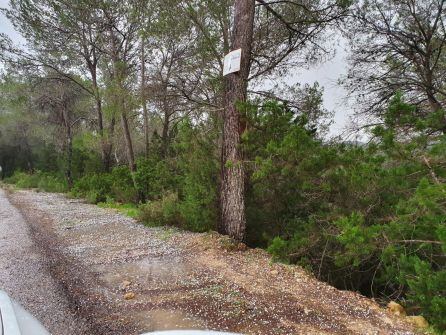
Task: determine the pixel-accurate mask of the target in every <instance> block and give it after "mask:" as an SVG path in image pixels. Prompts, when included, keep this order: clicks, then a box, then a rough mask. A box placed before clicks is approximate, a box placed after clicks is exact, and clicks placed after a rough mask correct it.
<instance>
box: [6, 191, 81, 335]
mask: <svg viewBox="0 0 446 335" xmlns="http://www.w3.org/2000/svg"><path fill="white" fill-rule="evenodd" d="M31 235H32V232H31V230H30V227H29V226H28V224H27V223H26V222H25V220H24V218H23V216H22V215H21V214H20V212H19V211H18V210H17V209H16V208H15V207H14V206H12V205H11V204H10V202H9V201H8V199H7V198H6V195H5V192H4V191H3V190H1V189H0V289H2V290H4V291H6V292H7V293H8V294H9V295H10V296H12V297H13V298H14V299H15V300H17V301H18V302H20V303H21V304H22V305H24V306H26V308H27V309H28V310H29V311H30V312H31V313H32V314H33V315H35V316H36V317H37V318H38V319H39V320H40V321H41V322H42V323H43V324H44V325H45V327H46V328H47V329H49V330H50V331H51V333H52V334H55V335H57V334H60V335H62V334H88V327H87V325H86V322H85V321H84V320H82V318H81V317H78V316H76V315H75V313H74V312H73V311H72V310H71V309H70V307H69V302H68V299H67V297H66V296H65V294H64V292H63V291H62V290H60V287H59V285H58V284H57V282H56V281H55V280H54V279H53V278H52V276H51V275H50V273H49V271H48V266H49V264H48V263H47V262H46V259H45V257H44V256H43V254H42V250H41V249H40V248H39V247H38V246H37V245H36V244H35V243H34V241H33V239H32V238H31Z"/></svg>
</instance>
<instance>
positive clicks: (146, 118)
mask: <svg viewBox="0 0 446 335" xmlns="http://www.w3.org/2000/svg"><path fill="white" fill-rule="evenodd" d="M144 48H145V43H144V37H141V104H142V112H143V122H144V145H145V154H146V158H148V157H149V115H148V112H147V93H146V56H145V50H144Z"/></svg>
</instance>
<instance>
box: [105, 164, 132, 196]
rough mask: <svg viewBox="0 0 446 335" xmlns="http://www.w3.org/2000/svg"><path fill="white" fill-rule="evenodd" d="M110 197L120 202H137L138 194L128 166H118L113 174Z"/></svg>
mask: <svg viewBox="0 0 446 335" xmlns="http://www.w3.org/2000/svg"><path fill="white" fill-rule="evenodd" d="M110 178H111V182H112V185H111V190H110V194H109V195H110V196H111V197H113V199H115V200H116V201H118V202H121V203H129V202H134V203H135V202H137V200H138V194H137V190H136V189H135V186H134V182H133V178H132V174H131V173H130V170H129V168H128V167H127V166H116V167H115V168H113V170H112V172H111V176H110Z"/></svg>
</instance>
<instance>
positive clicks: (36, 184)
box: [5, 171, 68, 193]
mask: <svg viewBox="0 0 446 335" xmlns="http://www.w3.org/2000/svg"><path fill="white" fill-rule="evenodd" d="M5 182H6V183H10V184H15V185H16V186H17V187H20V188H36V189H38V190H41V191H46V192H60V193H62V192H66V191H67V189H68V188H67V184H66V182H65V181H64V180H63V179H62V178H60V177H57V176H55V175H52V174H49V173H45V172H41V171H36V172H34V173H24V172H18V171H17V172H15V173H14V174H13V175H12V176H11V177H9V178H6V179H5Z"/></svg>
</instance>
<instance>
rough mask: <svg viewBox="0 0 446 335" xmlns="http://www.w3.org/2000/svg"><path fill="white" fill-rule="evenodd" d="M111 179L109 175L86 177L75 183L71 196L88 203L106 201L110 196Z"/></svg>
mask: <svg viewBox="0 0 446 335" xmlns="http://www.w3.org/2000/svg"><path fill="white" fill-rule="evenodd" d="M111 187H112V178H111V176H110V174H105V173H104V174H91V175H86V176H84V177H82V178H80V179H78V180H76V181H75V183H74V185H73V188H72V189H71V194H72V195H73V196H75V197H83V198H86V199H87V201H88V202H90V203H93V204H95V203H98V202H102V201H106V200H107V197H108V196H110V194H111Z"/></svg>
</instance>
